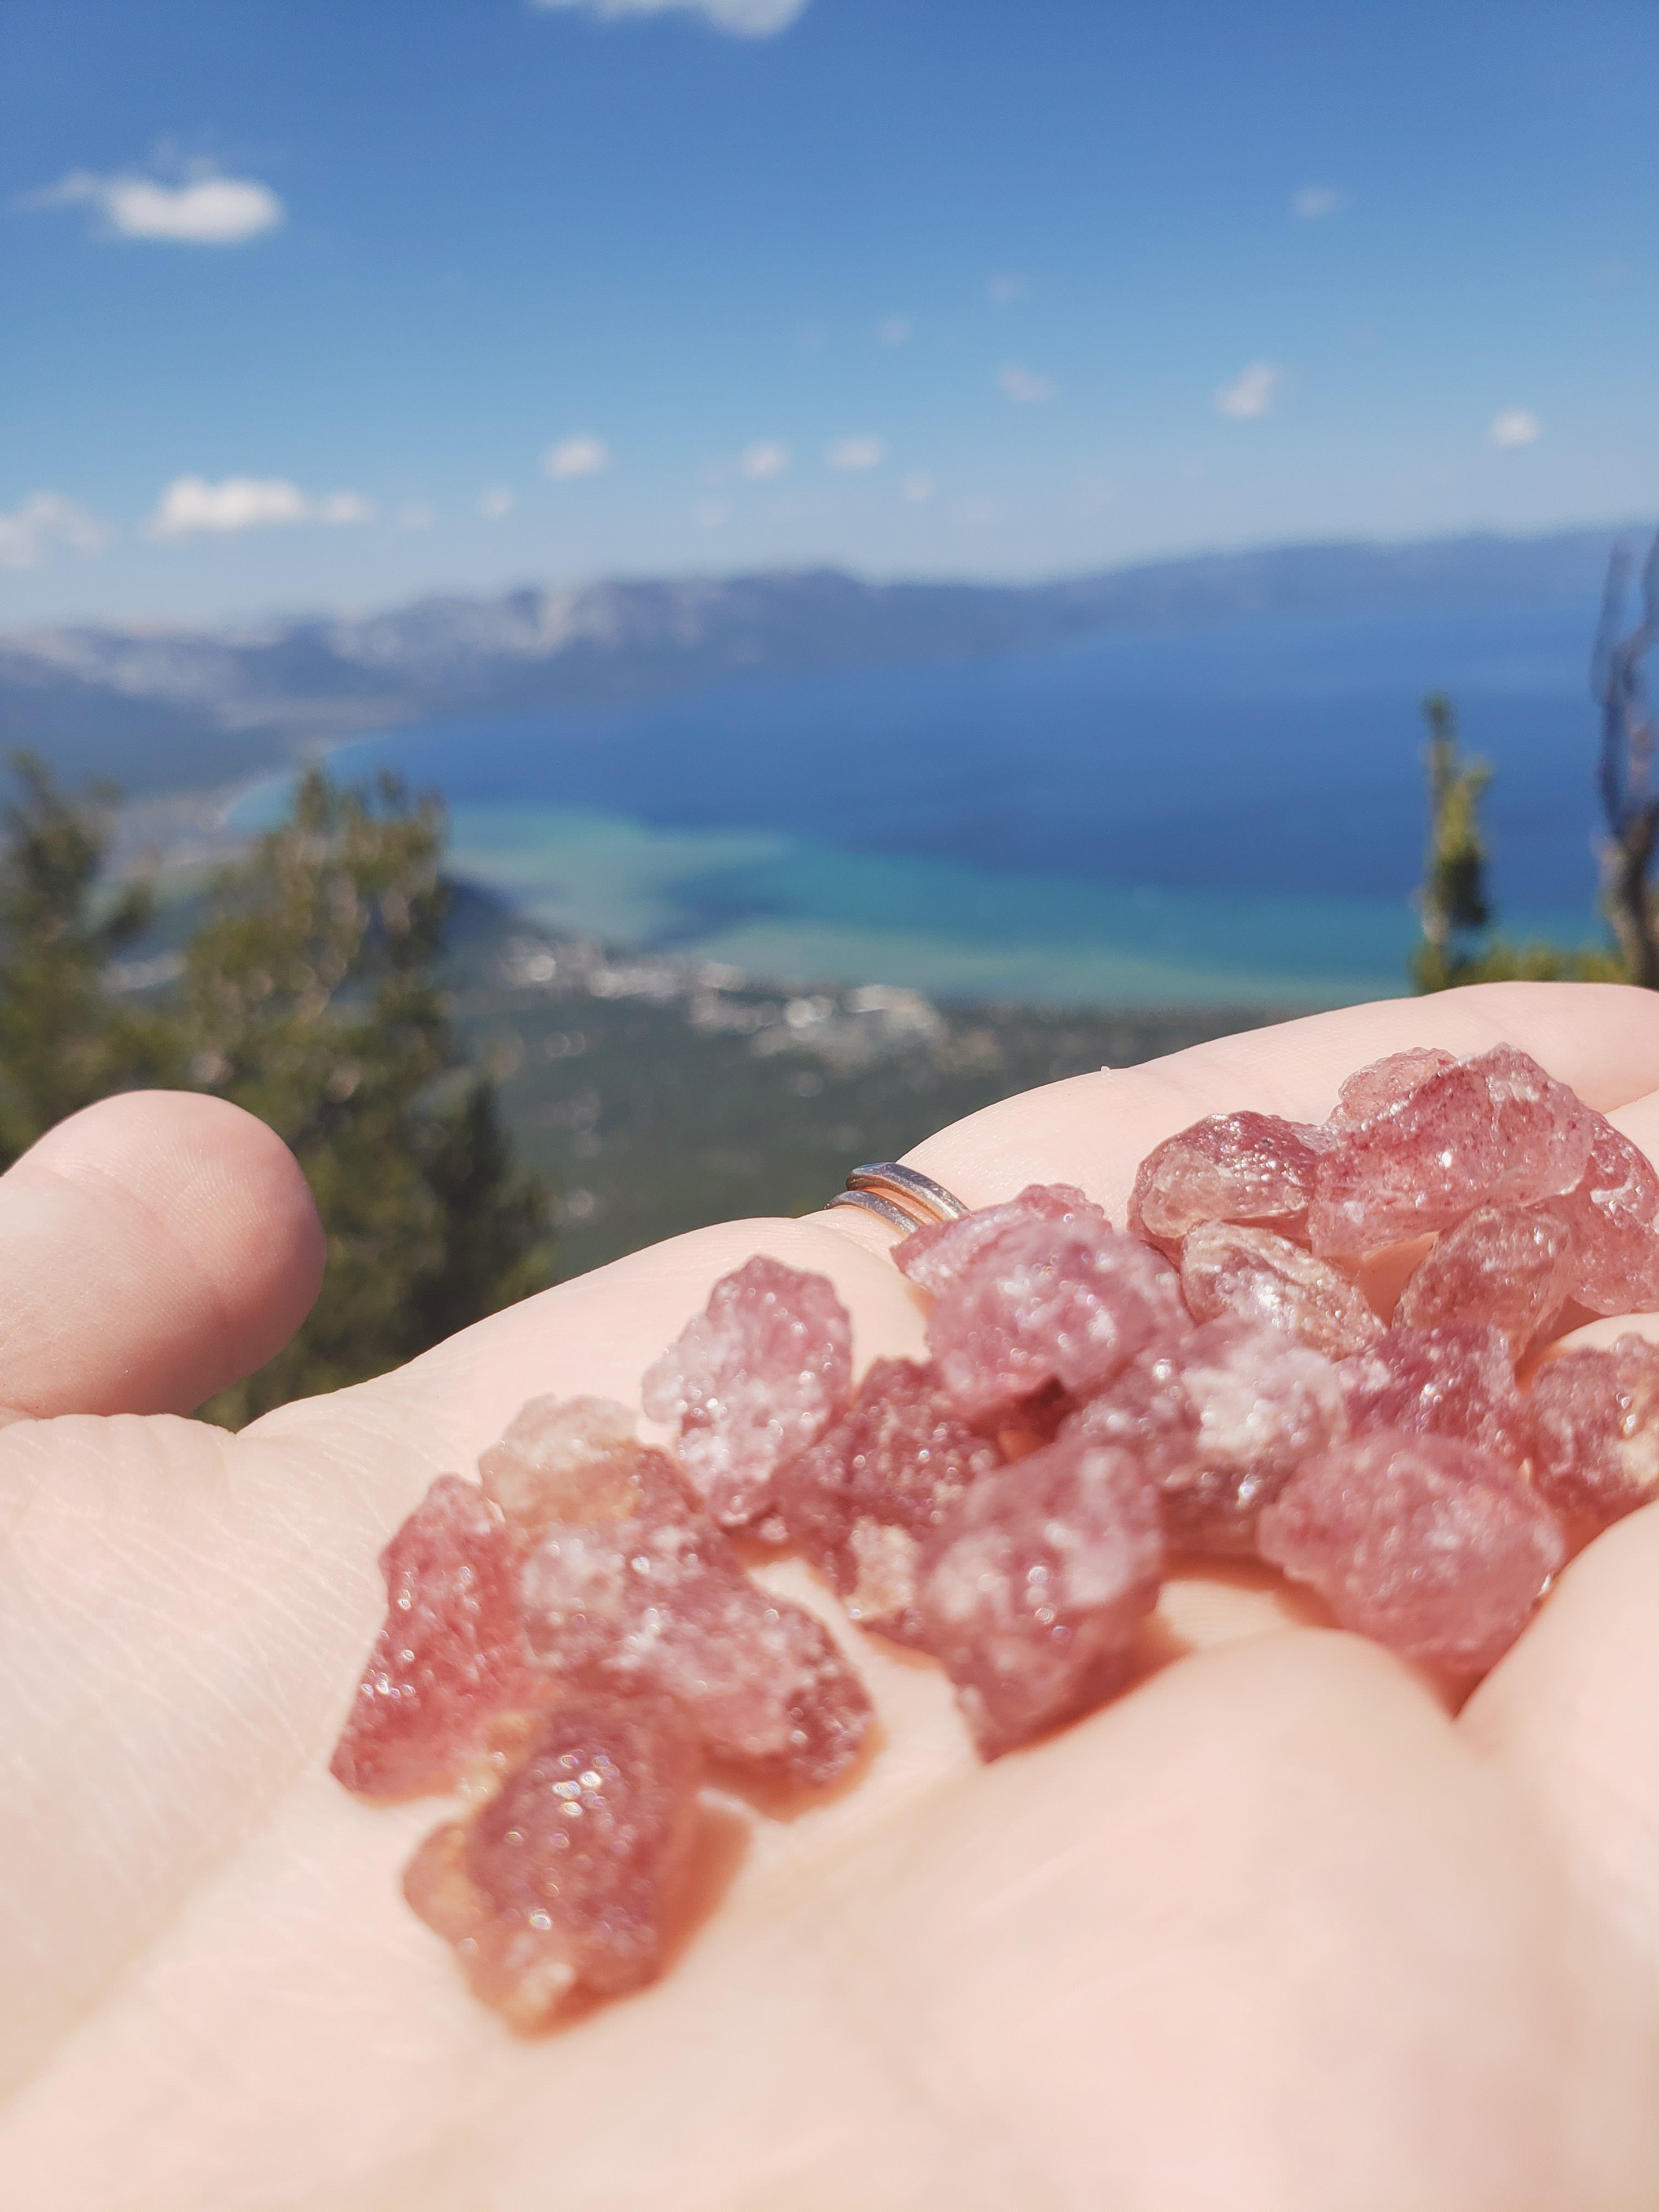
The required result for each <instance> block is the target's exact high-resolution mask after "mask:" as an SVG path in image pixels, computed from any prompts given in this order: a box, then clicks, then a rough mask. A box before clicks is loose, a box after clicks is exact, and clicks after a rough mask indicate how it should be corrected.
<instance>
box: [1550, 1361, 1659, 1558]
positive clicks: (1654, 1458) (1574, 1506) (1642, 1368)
mask: <svg viewBox="0 0 1659 2212" xmlns="http://www.w3.org/2000/svg"><path fill="white" fill-rule="evenodd" d="M1528 1410H1529V1411H1530V1413H1531V1414H1532V1426H1533V1480H1534V1482H1535V1483H1536V1484H1537V1486H1538V1488H1539V1490H1540V1492H1541V1493H1542V1495H1543V1496H1544V1497H1545V1498H1547V1499H1548V1500H1549V1502H1550V1504H1552V1505H1553V1506H1554V1507H1555V1509H1556V1510H1557V1511H1558V1512H1559V1514H1560V1515H1561V1516H1562V1518H1563V1520H1565V1522H1567V1524H1568V1526H1569V1528H1571V1531H1572V1533H1573V1535H1574V1538H1575V1540H1576V1541H1578V1542H1580V1543H1584V1542H1588V1541H1589V1538H1590V1537H1592V1536H1593V1535H1595V1534H1596V1533H1597V1531H1598V1530H1600V1529H1602V1528H1606V1527H1607V1525H1608V1523H1609V1522H1613V1521H1618V1520H1621V1519H1622V1518H1623V1517H1624V1516H1625V1515H1626V1513H1633V1512H1634V1511H1635V1510H1636V1509H1637V1507H1638V1505H1647V1504H1651V1503H1652V1501H1653V1500H1654V1499H1655V1498H1659V1347H1656V1346H1653V1345H1651V1344H1650V1343H1648V1342H1647V1340H1645V1338H1643V1337H1639V1336H1621V1337H1620V1339H1619V1340H1618V1342H1617V1343H1616V1344H1614V1345H1612V1346H1609V1347H1608V1348H1607V1350H1605V1351H1597V1350H1590V1349H1586V1350H1584V1351H1582V1352H1561V1353H1559V1355H1558V1356H1557V1357H1556V1358H1553V1359H1547V1360H1546V1361H1545V1362H1544V1364H1543V1365H1542V1366H1541V1368H1540V1369H1539V1370H1538V1372H1537V1374H1536V1376H1534V1379H1533V1386H1532V1394H1531V1396H1530V1398H1529V1399H1528Z"/></svg>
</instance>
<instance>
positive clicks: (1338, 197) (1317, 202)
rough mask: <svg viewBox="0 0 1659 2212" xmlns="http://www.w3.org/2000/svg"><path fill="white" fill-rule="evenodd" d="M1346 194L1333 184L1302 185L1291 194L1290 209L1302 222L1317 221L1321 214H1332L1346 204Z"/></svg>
mask: <svg viewBox="0 0 1659 2212" xmlns="http://www.w3.org/2000/svg"><path fill="white" fill-rule="evenodd" d="M1346 203H1347V195H1346V192H1340V191H1338V190H1337V189H1336V186H1335V185H1304V186H1303V187H1302V189H1301V191H1299V192H1292V193H1291V213H1292V214H1293V215H1298V216H1301V218H1302V220H1303V222H1319V221H1320V219H1321V218H1322V216H1328V215H1334V214H1335V213H1336V212H1337V210H1338V209H1339V208H1341V207H1343V206H1346Z"/></svg>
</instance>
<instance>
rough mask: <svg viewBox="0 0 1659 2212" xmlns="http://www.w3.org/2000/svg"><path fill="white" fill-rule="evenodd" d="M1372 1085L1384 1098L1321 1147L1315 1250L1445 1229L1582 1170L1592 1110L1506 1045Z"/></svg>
mask: <svg viewBox="0 0 1659 2212" xmlns="http://www.w3.org/2000/svg"><path fill="white" fill-rule="evenodd" d="M1413 1073H1414V1071H1413ZM1362 1074H1363V1075H1365V1076H1371V1075H1373V1074H1374V1071H1370V1070H1364V1071H1362ZM1384 1090H1385V1095H1387V1093H1388V1091H1389V1090H1392V1091H1393V1092H1394V1093H1395V1095H1393V1096H1392V1097H1391V1098H1390V1103H1387V1104H1386V1105H1385V1106H1383V1109H1382V1110H1380V1111H1379V1112H1377V1113H1376V1114H1375V1115H1373V1116H1372V1118H1370V1120H1367V1121H1356V1120H1350V1121H1345V1122H1343V1123H1341V1124H1340V1125H1339V1124H1336V1123H1333V1124H1332V1125H1331V1126H1330V1127H1329V1131H1328V1141H1327V1142H1326V1144H1325V1145H1324V1146H1322V1149H1321V1152H1320V1155H1319V1166H1318V1172H1317V1175H1316V1179H1315V1189H1314V1198H1313V1204H1312V1206H1310V1209H1309V1213H1308V1233H1309V1238H1310V1242H1311V1243H1312V1245H1313V1249H1314V1250H1315V1251H1316V1252H1317V1253H1319V1254H1320V1255H1322V1256H1325V1257H1329V1256H1331V1255H1335V1256H1338V1257H1354V1256H1358V1255H1360V1254H1362V1253H1365V1252H1374V1251H1378V1250H1380V1249H1383V1247H1384V1246H1386V1245H1389V1244H1395V1243H1401V1242H1402V1241H1404V1240H1405V1239H1406V1238H1407V1237H1419V1236H1422V1235H1423V1234H1425V1232H1426V1231H1431V1230H1438V1229H1449V1228H1451V1227H1453V1226H1454V1225H1455V1224H1456V1223H1457V1222H1459V1221H1461V1220H1462V1218H1463V1217H1464V1216H1465V1214H1468V1213H1472V1212H1474V1209H1475V1207H1476V1206H1484V1205H1486V1204H1488V1203H1499V1202H1508V1203H1510V1204H1513V1205H1517V1206H1519V1205H1528V1204H1530V1203H1532V1202H1533V1201H1534V1200H1538V1199H1541V1198H1549V1197H1553V1196H1556V1195H1559V1194H1560V1193H1561V1192H1563V1191H1567V1190H1571V1188H1572V1187H1573V1185H1574V1184H1575V1183H1576V1182H1577V1181H1578V1179H1579V1177H1580V1176H1582V1175H1583V1170H1584V1164H1585V1161H1586V1160H1587V1158H1589V1146H1590V1140H1591V1138H1592V1136H1593V1134H1594V1126H1595V1118H1596V1117H1595V1116H1594V1115H1592V1114H1591V1112H1590V1110H1589V1108H1588V1107H1586V1106H1585V1105H1584V1104H1583V1102H1582V1101H1581V1100H1580V1099H1579V1098H1577V1097H1576V1096H1575V1095H1574V1094H1573V1092H1572V1091H1569V1090H1568V1089H1567V1087H1566V1085H1565V1084H1561V1083H1557V1082H1556V1081H1555V1080H1554V1079H1553V1077H1552V1076H1550V1075H1548V1074H1547V1073H1546V1072H1545V1071H1544V1069H1543V1068H1541V1066H1539V1065H1538V1063H1537V1061H1536V1060H1532V1059H1530V1058H1529V1057H1528V1054H1525V1053H1523V1052H1516V1050H1515V1049H1514V1048H1513V1047H1512V1046H1510V1045H1495V1046H1494V1047H1493V1048H1492V1050H1491V1051H1490V1052H1486V1053H1482V1054H1480V1057H1479V1058H1478V1059H1474V1060H1459V1061H1456V1062H1455V1063H1454V1064H1453V1065H1451V1066H1443V1067H1439V1068H1437V1069H1436V1070H1435V1071H1434V1072H1432V1073H1430V1074H1428V1075H1427V1076H1426V1078H1425V1079H1423V1080H1421V1081H1414V1082H1413V1084H1412V1085H1411V1087H1409V1088H1407V1089H1405V1090H1404V1091H1400V1088H1399V1085H1397V1084H1396V1085H1392V1086H1385V1087H1384ZM1364 1095H1366V1094H1365V1093H1364V1092H1363V1091H1356V1092H1355V1093H1354V1097H1356V1099H1358V1098H1359V1097H1363V1096H1364Z"/></svg>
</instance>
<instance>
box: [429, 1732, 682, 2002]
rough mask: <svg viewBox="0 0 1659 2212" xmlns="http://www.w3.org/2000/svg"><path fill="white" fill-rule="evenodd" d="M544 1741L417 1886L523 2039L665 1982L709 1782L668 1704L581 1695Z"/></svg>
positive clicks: (437, 1843) (534, 1739)
mask: <svg viewBox="0 0 1659 2212" xmlns="http://www.w3.org/2000/svg"><path fill="white" fill-rule="evenodd" d="M533 1729H534V1732H533V1734H532V1735H530V1737H529V1741H528V1742H527V1743H526V1745H525V1746H524V1747H523V1748H522V1752H521V1755H520V1763H519V1764H517V1765H515V1766H514V1767H513V1769H512V1771H510V1772H509V1773H508V1775H507V1780H506V1781H505V1783H504V1784H503V1785H502V1787H501V1790H500V1791H499V1792H498V1794H497V1795H496V1796H494V1797H492V1798H491V1799H489V1802H487V1803H485V1804H484V1805H483V1806H481V1807H480V1808H479V1809H478V1810H477V1812H476V1813H475V1814H473V1815H472V1817H471V1819H470V1820H464V1821H462V1820H456V1821H452V1822H450V1823H448V1824H447V1826H444V1827H441V1828H439V1829H438V1830H437V1831H436V1832H435V1833H434V1834H432V1835H430V1836H428V1838H427V1839H426V1841H425V1842H424V1843H423V1844H422V1845H421V1847H420V1849H419V1850H417V1851H416V1854H415V1857H413V1858H412V1859H411V1860H410V1863H409V1866H408V1868H407V1869H406V1870H405V1872H404V1896H405V1897H406V1898H407V1899H408V1900H409V1902H410V1905H412V1906H413V1907H414V1909H415V1911H416V1912H417V1913H418V1914H419V1915H420V1917H421V1918H422V1920H424V1921H425V1922H426V1923H427V1925H428V1927H429V1928H431V1929H435V1930H436V1932H437V1933H438V1934H439V1935H440V1936H443V1937H445V1938H446V1939H447V1941H448V1942H451V1943H453V1945H454V1947H455V1949H456V1952H457V1954H458V1956H459V1960H460V1962H461V1965H462V1966H463V1967H464V1969H465V1973H466V1977H467V1979H468V1981H469V1982H470V1983H471V1986H472V1989H473V1991H474V1993H475V1994H476V1995H477V1996H479V1997H481V1998H482V1999H483V2002H484V2003H485V2004H487V2005H491V2006H493V2007H494V2008H495V2010H496V2011H497V2012H499V2013H501V2014H502V2015H504V2016H505V2017H506V2019H507V2021H510V2022H511V2023H512V2025H513V2027H517V2028H520V2029H523V2030H530V2029H533V2028H538V2027H544V2026H545V2025H546V2023H547V2022H548V2021H549V2020H550V2019H551V2018H552V2017H553V2015H555V2014H556V2012H557V2010H558V2008H559V2007H560V2006H561V2005H562V2003H563V2002H565V2000H566V1999H567V1998H568V1997H570V1996H574V1995H579V1994H581V1993H584V1992H587V1993H591V1994H592V1995H594V1996H616V1995H617V1994H619V1993H620V1992H621V1991H623V1990H633V1989H638V1988H639V1987H640V1986H641V1984H643V1983H646V1982H648V1981H650V1980H651V1979H652V1978H653V1976H654V1975H655V1974H656V1973H657V1972H658V1971H659V1967H660V1966H661V1963H662V1953H663V1942H664V1936H665V1929H666V1924H667V1923H668V1921H669V1919H670V1917H671V1914H672V1912H673V1910H674V1907H675V1905H676V1903H677V1902H678V1897H679V1894H680V1893H681V1890H682V1888H683V1885H684V1878H685V1874H686V1869H687V1863H688V1861H689V1859H690V1853H691V1848H692V1844H693V1843H694V1841H695V1838H696V1822H697V1784H698V1780H699V1759H698V1753H697V1746H696V1737H695V1735H693V1734H692V1733H691V1732H690V1730H689V1729H687V1728H686V1725H685V1723H684V1717H683V1716H682V1715H681V1714H679V1713H678V1712H677V1711H675V1710H674V1709H673V1707H672V1706H671V1705H668V1704H666V1703H665V1702H664V1701H662V1700H659V1699H653V1698H648V1697H630V1698H617V1697H611V1696H607V1695H605V1694H604V1693H602V1692H581V1693H578V1694H576V1695H574V1696H571V1697H569V1698H568V1699H564V1700H562V1701H561V1703H560V1704H559V1705H557V1706H556V1707H555V1708H554V1709H553V1710H551V1711H549V1712H547V1713H544V1714H541V1715H538V1716H537V1717H536V1720H535V1722H534V1723H533Z"/></svg>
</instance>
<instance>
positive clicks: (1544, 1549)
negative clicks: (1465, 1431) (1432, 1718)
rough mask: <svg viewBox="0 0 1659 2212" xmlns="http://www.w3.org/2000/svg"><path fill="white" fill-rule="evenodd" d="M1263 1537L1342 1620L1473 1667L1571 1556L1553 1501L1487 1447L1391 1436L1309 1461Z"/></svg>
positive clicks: (1500, 1646) (1517, 1626)
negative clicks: (1542, 1497) (1552, 1508)
mask: <svg viewBox="0 0 1659 2212" xmlns="http://www.w3.org/2000/svg"><path fill="white" fill-rule="evenodd" d="M1257 1542H1258V1545H1259V1547H1260V1549H1261V1556H1262V1558H1263V1559H1268V1560H1270V1561H1272V1563H1273V1565H1275V1566H1279V1567H1282V1568H1283V1569H1284V1571H1285V1573H1286V1574H1288V1575H1290V1576H1291V1577H1294V1579H1295V1580H1296V1581H1297V1582H1304V1583H1311V1584H1312V1586H1313V1587H1314V1589H1316V1590H1318V1591H1319V1593H1320V1595H1322V1597H1323V1598H1324V1599H1325V1601H1326V1602H1327V1604H1328V1605H1329V1607H1330V1608H1331V1610H1332V1612H1333V1613H1334V1614H1335V1615H1336V1618H1337V1620H1338V1621H1339V1623H1340V1625H1341V1626H1343V1627H1344V1628H1351V1629H1354V1630H1356V1631H1358V1633H1359V1634H1361V1635H1364V1636H1370V1637H1372V1638H1375V1639H1376V1642H1378V1643H1379V1644H1388V1645H1389V1647H1390V1648H1391V1649H1392V1650H1395V1651H1398V1652H1400V1653H1401V1654H1402V1655H1403V1656H1405V1657H1407V1658H1411V1659H1420V1660H1425V1661H1428V1662H1432V1663H1435V1664H1437V1665H1440V1666H1443V1667H1449V1668H1457V1669H1458V1670H1459V1671H1460V1672H1470V1673H1484V1671H1485V1670H1486V1668H1489V1667H1492V1666H1494V1665H1495V1664H1496V1663H1497V1662H1498V1660H1499V1659H1501V1658H1502V1657H1503V1656H1504V1652H1505V1651H1507V1650H1508V1649H1509V1647H1510V1644H1513V1643H1514V1641H1515V1639H1516V1637H1517V1636H1518V1635H1519V1634H1520V1633H1521V1632H1522V1629H1523V1628H1524V1627H1525V1626H1526V1625H1527V1622H1528V1620H1529V1618H1530V1617H1531V1614H1532V1611H1533V1608H1534V1606H1535V1605H1536V1604H1537V1602H1538V1599H1539V1596H1540V1594H1541V1591H1542V1590H1543V1588H1544V1585H1545V1583H1547V1581H1548V1580H1549V1577H1551V1576H1552V1575H1553V1573H1554V1572H1555V1571H1556V1570H1557V1569H1558V1568H1559V1566H1560V1565H1561V1563H1562V1560H1563V1559H1564V1558H1565V1545H1564V1543H1563V1541H1562V1537H1561V1531H1560V1528H1559V1526H1558V1524H1557V1522H1556V1520H1555V1516H1553V1514H1552V1513H1551V1511H1550V1510H1549V1508H1548V1507H1547V1505H1545V1504H1543V1503H1542V1502H1541V1500H1540V1499H1539V1498H1536V1497H1535V1496H1534V1494H1533V1492H1531V1490H1530V1489H1528V1486H1527V1485H1526V1484H1525V1483H1524V1482H1522V1480H1520V1479H1519V1478H1518V1477H1517V1476H1516V1474H1513V1473H1511V1471H1510V1469H1509V1468H1507V1467H1505V1466H1504V1464H1503V1463H1502V1462H1500V1461H1498V1460H1497V1459H1494V1458H1493V1457H1492V1455H1491V1454H1490V1453H1487V1452H1483V1451H1480V1450H1478V1449H1475V1448H1474V1446H1473V1445H1470V1444H1466V1443H1460V1442H1459V1441H1458V1440H1457V1439H1456V1438H1455V1437H1401V1436H1390V1435H1389V1434H1387V1433H1386V1432H1378V1433H1376V1434H1373V1435H1370V1436H1364V1437H1355V1438H1354V1439H1352V1441H1351V1442H1349V1443H1345V1444H1339V1445H1338V1446H1336V1448H1335V1449H1334V1450H1332V1451H1330V1452H1328V1453H1327V1454H1326V1455H1324V1456H1323V1457H1322V1458H1321V1459H1316V1460H1313V1461H1310V1462H1309V1463H1308V1464H1307V1465H1306V1466H1304V1467H1303V1468H1299V1469H1298V1470H1297V1473H1296V1474H1294V1475H1292V1476H1291V1480H1290V1481H1289V1482H1287V1483H1286V1484H1285V1487H1284V1489H1283V1490H1281V1491H1280V1492H1279V1496H1278V1497H1277V1498H1275V1499H1274V1500H1273V1504H1271V1505H1269V1506H1268V1507H1267V1510H1266V1511H1265V1512H1264V1513H1263V1514H1262V1516H1261V1522H1260V1525H1259V1527H1258V1529H1257Z"/></svg>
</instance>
